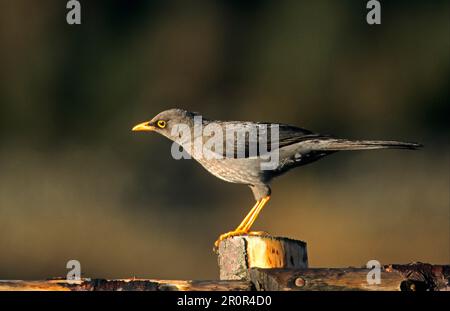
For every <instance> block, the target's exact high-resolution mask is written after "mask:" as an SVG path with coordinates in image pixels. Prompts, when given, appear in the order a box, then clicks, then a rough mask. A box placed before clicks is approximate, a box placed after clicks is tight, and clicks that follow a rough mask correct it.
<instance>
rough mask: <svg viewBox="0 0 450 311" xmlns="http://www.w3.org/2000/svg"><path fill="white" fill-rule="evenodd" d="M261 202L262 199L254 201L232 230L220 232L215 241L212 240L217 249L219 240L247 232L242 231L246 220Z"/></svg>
mask: <svg viewBox="0 0 450 311" xmlns="http://www.w3.org/2000/svg"><path fill="white" fill-rule="evenodd" d="M261 202H262V200H258V201H256V203H255V205H254V206H253V207H252V209H251V210H250V212H249V213H248V214H247V216H245V218H244V220H242V222H241V223H240V224H239V226H237V228H236V229H234V230H233V231H230V232H227V233H224V234H221V235H220V236H219V238H218V239H217V240H216V242H214V247H215V248H216V249H217V248H218V247H219V244H220V242H221V241H223V240H225V239H226V238H229V237H232V236H236V235H243V234H246V233H247V232H246V231H244V230H243V229H244V227H245V226H246V225H247V223H248V221H249V220H250V219H251V217H252V216H253V214H254V213H255V211H256V210H257V209H258V206H259V205H260V204H261Z"/></svg>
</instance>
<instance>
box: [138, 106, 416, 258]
mask: <svg viewBox="0 0 450 311" xmlns="http://www.w3.org/2000/svg"><path fill="white" fill-rule="evenodd" d="M180 125H183V126H185V129H186V132H187V135H183V136H185V138H184V139H181V137H182V135H181V131H177V128H179V127H180ZM198 126H200V127H203V128H204V129H206V128H207V127H208V126H209V127H212V126H214V127H215V129H216V130H217V129H218V130H219V131H218V132H221V131H222V139H223V145H222V147H223V148H222V149H221V148H218V147H217V146H219V147H220V143H219V144H218V145H215V148H214V147H212V148H210V151H211V152H213V155H214V156H215V157H211V156H210V157H205V155H204V154H202V153H200V152H197V153H196V152H194V150H193V149H195V148H193V147H192V146H193V141H194V140H195V139H198V141H199V142H201V143H205V142H206V141H207V140H208V139H210V138H211V135H208V134H206V133H205V131H196V127H198ZM227 129H233V130H235V131H237V132H238V133H239V131H242V132H243V133H244V136H243V137H244V138H245V139H244V140H242V139H241V141H240V142H241V145H242V146H241V147H239V144H238V142H239V141H238V139H237V138H236V136H235V135H233V136H232V137H231V136H225V135H224V134H223V133H225V132H226V130H227ZM250 129H256V131H257V133H256V135H251V133H250ZM132 131H135V132H136V131H151V132H156V133H159V134H161V135H163V136H165V137H167V138H168V139H170V140H172V141H174V142H176V143H177V144H178V146H180V147H182V149H183V150H184V151H185V152H186V153H187V155H189V156H191V157H192V158H193V159H195V160H196V161H197V162H199V163H200V164H201V165H202V166H203V167H204V168H205V169H206V170H207V171H208V172H210V173H211V174H212V175H214V176H216V177H218V178H220V179H222V180H224V181H227V182H231V183H237V184H244V185H247V186H249V187H250V189H251V190H252V192H253V196H254V198H255V201H256V202H255V204H254V205H253V207H252V208H251V209H250V211H249V212H248V214H247V215H246V216H245V217H244V219H243V220H242V221H241V223H240V224H239V225H238V226H237V227H236V229H234V230H231V231H229V232H226V233H224V234H221V235H220V236H219V238H218V239H217V240H216V242H215V243H214V249H215V250H217V249H218V247H219V245H220V243H221V241H223V240H225V239H227V238H229V237H234V236H241V235H264V234H267V233H266V232H262V231H250V229H251V227H252V226H253V224H254V222H255V221H256V219H257V217H258V215H259V214H260V212H261V210H262V209H263V208H264V206H265V205H266V204H267V202H268V201H269V200H270V197H271V187H270V184H271V181H272V180H273V179H274V178H275V177H278V176H280V175H282V174H284V173H286V172H287V171H289V170H291V169H293V168H296V167H299V166H302V165H305V164H309V163H312V162H315V161H317V160H319V159H322V158H323V157H325V156H328V155H330V154H333V153H336V152H339V151H348V150H374V149H391V148H392V149H410V150H416V149H419V148H420V147H422V145H421V144H418V143H414V142H402V141H395V140H353V139H342V138H337V137H334V136H330V135H323V134H319V133H315V132H312V131H310V130H307V129H304V128H300V127H297V126H293V125H289V124H284V123H273V122H252V121H218V120H213V119H208V118H206V117H203V116H202V115H201V114H200V113H198V112H190V111H187V110H184V109H179V108H173V109H168V110H165V111H162V112H160V113H158V114H157V115H156V116H155V117H153V118H152V119H150V120H148V121H145V122H142V123H139V124H137V125H135V126H134V127H132ZM272 132H273V133H276V134H278V135H271V134H272ZM249 133H250V134H249ZM238 135H239V134H238ZM224 136H225V137H224ZM262 139H265V140H266V142H265V144H266V146H268V147H267V148H262V146H261V142H262V141H263V140H262ZM255 145H256V147H257V148H256V152H253V153H251V152H250V149H251V146H255ZM224 148H225V149H226V148H229V149H227V152H225V150H224ZM239 148H241V149H239ZM238 149H239V150H240V152H237V150H238ZM229 150H230V151H229ZM242 151H243V152H242ZM253 151H254V150H253ZM270 155H278V159H277V161H276V163H275V164H274V165H272V167H271V168H270V169H267V168H263V163H267V161H268V157H269V156H270Z"/></svg>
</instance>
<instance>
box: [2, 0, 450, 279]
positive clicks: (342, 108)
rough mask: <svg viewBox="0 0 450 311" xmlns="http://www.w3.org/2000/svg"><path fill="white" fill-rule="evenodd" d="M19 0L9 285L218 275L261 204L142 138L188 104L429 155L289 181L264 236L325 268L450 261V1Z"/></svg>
mask: <svg viewBox="0 0 450 311" xmlns="http://www.w3.org/2000/svg"><path fill="white" fill-rule="evenodd" d="M80 2H81V12H82V24H81V25H79V26H69V25H68V24H67V23H66V13H67V12H68V10H67V9H66V7H65V6H66V1H61V0H58V1H56V0H54V1H49V0H44V1H25V0H17V1H2V3H1V4H0V68H1V70H0V279H36V278H47V277H52V276H65V275H66V273H67V270H66V268H65V265H66V262H67V261H68V260H70V259H77V260H79V261H80V262H81V269H82V273H83V275H84V276H86V277H109V278H120V277H131V276H136V277H145V278H150V277H152V278H171V279H208V278H217V277H218V269H217V264H216V257H215V255H214V254H213V253H212V246H213V242H214V241H215V239H216V238H217V236H218V235H219V234H220V233H223V232H226V231H229V230H230V229H233V228H234V227H235V226H236V225H237V224H238V223H239V222H240V221H241V219H242V218H243V216H244V215H245V214H246V213H247V212H248V210H249V209H250V207H251V206H252V205H253V196H252V194H251V192H250V189H248V187H246V186H242V185H235V184H229V183H225V182H222V181H221V180H219V179H216V178H215V177H213V176H211V175H209V173H207V172H206V171H205V170H204V169H202V168H201V167H200V166H199V164H197V163H196V162H194V161H192V160H181V161H176V160H174V159H172V157H171V155H170V146H171V143H170V142H169V141H168V140H166V139H165V138H163V137H162V136H159V135H152V134H151V133H144V134H142V133H132V132H131V131H130V129H131V127H132V126H133V125H135V124H136V123H138V122H142V121H146V120H148V119H150V118H152V117H153V116H154V115H156V114H157V113H158V112H160V111H162V110H165V109H168V108H173V107H180V108H185V109H187V110H192V111H199V112H201V113H202V114H203V115H205V116H207V117H210V118H215V119H222V120H223V119H225V120H226V119H231V120H255V121H256V120H258V121H279V122H283V123H291V124H295V125H297V126H301V127H304V128H308V129H311V130H313V131H317V132H320V133H324V134H333V135H336V136H340V137H345V138H365V139H397V140H405V141H417V142H421V143H423V144H424V145H425V148H424V149H422V150H420V151H414V152H413V151H404V150H386V151H371V152H348V153H344V152H343V153H339V154H335V155H332V156H330V157H328V158H326V159H324V160H322V161H320V162H316V163H313V164H311V165H307V166H304V167H301V168H298V169H296V170H294V171H291V172H290V173H288V174H287V175H285V176H283V177H282V178H280V179H277V180H275V181H274V183H273V185H272V190H273V196H272V200H271V202H270V203H269V204H268V205H267V207H266V208H265V209H264V211H263V212H262V213H261V215H260V217H259V218H258V221H257V222H256V223H255V226H254V229H255V230H266V231H269V232H270V233H272V234H274V235H280V236H289V237H292V238H296V239H301V240H305V241H306V242H307V243H308V252H309V262H310V265H311V266H314V267H319V266H322V267H340V266H362V265H365V263H366V262H367V261H368V260H371V259H377V260H379V261H380V262H381V263H385V264H387V263H407V262H411V261H423V262H430V263H447V264H448V263H449V262H450V208H449V188H450V178H449V172H450V167H449V163H450V161H449V160H450V159H449V155H450V146H449V130H450V126H449V122H448V116H449V114H450V109H449V107H450V105H449V88H448V87H449V81H450V3H449V2H448V1H418V0H417V1H411V0H409V1H389V2H388V1H382V16H381V21H382V23H381V25H378V26H369V25H368V24H367V23H366V14H367V12H368V10H367V9H366V1H350V0H347V1H334V0H329V1H317V0H315V1H313V0H311V1H294V0H292V1H268V0H267V1H256V0H254V1H237V0H235V1H226V0H222V1H210V0H203V1H196V2H195V4H193V3H192V2H189V4H188V3H187V2H186V1H181V0H179V1H125V0H114V1H95V2H94V1H80Z"/></svg>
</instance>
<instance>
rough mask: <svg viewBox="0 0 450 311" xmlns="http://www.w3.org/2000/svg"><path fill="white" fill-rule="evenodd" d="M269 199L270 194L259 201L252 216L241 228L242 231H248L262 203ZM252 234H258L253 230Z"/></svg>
mask: <svg viewBox="0 0 450 311" xmlns="http://www.w3.org/2000/svg"><path fill="white" fill-rule="evenodd" d="M269 200H270V196H267V197H265V198H263V199H262V200H261V203H260V204H259V205H258V207H257V208H256V210H255V211H254V213H253V214H252V216H251V217H250V218H249V220H248V221H247V223H246V224H245V226H244V227H243V228H242V230H243V231H244V232H249V231H250V228H251V227H252V225H253V223H254V222H255V220H256V218H257V217H258V215H259V213H260V212H261V210H262V209H263V207H264V205H266V203H267V202H268V201H269ZM254 235H258V233H257V232H255V234H254Z"/></svg>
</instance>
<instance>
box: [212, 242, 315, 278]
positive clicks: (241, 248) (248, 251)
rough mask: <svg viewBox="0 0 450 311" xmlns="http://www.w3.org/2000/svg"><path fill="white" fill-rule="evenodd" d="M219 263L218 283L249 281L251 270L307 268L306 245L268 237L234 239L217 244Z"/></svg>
mask: <svg viewBox="0 0 450 311" xmlns="http://www.w3.org/2000/svg"><path fill="white" fill-rule="evenodd" d="M218 264H219V272H220V279H221V280H249V279H250V274H249V269H251V268H266V269H269V268H285V269H300V268H307V267H308V255H307V250H306V243H305V242H303V241H297V240H292V239H288V238H284V237H273V236H269V235H265V236H251V235H243V236H235V237H231V238H228V239H226V240H224V241H222V242H221V243H220V245H219V250H218Z"/></svg>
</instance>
